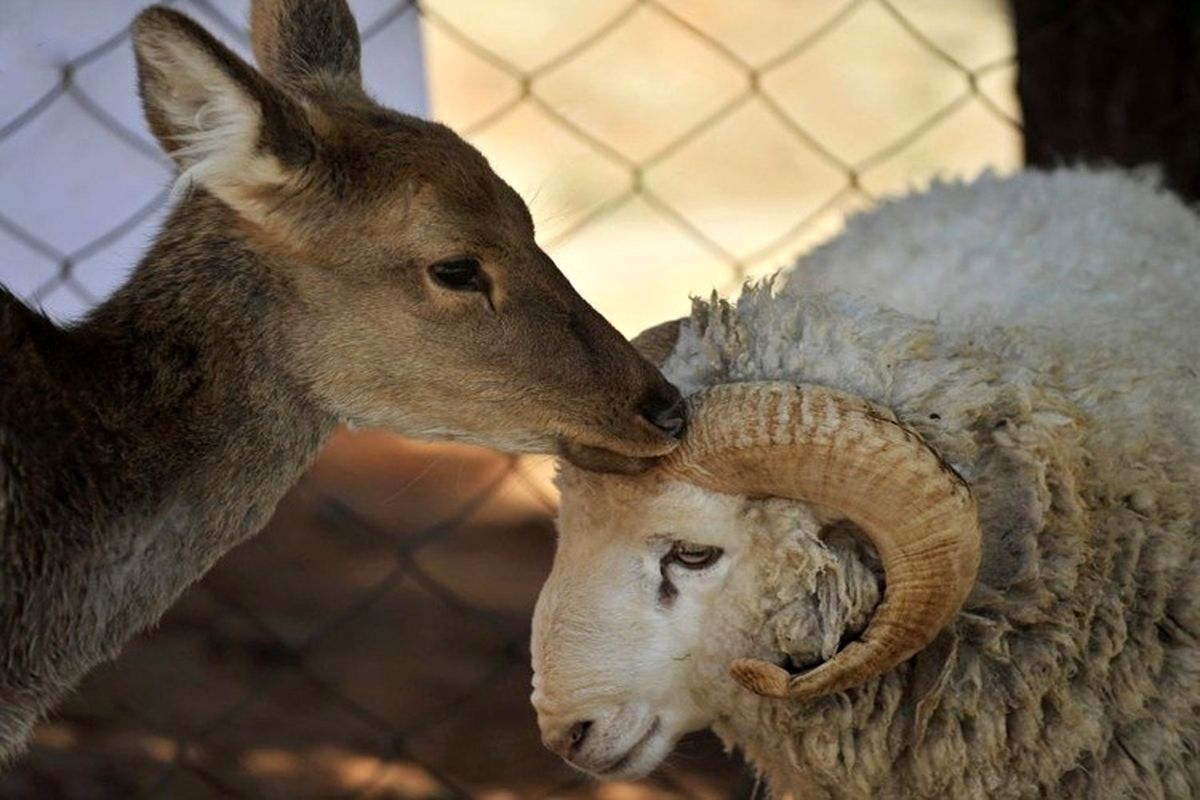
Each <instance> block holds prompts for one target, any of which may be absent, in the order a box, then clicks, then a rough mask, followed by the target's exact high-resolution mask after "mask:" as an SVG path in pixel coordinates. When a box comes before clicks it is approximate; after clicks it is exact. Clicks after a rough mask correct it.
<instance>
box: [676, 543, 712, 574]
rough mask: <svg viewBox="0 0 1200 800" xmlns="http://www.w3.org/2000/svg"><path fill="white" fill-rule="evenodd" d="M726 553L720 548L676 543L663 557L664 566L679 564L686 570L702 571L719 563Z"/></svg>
mask: <svg viewBox="0 0 1200 800" xmlns="http://www.w3.org/2000/svg"><path fill="white" fill-rule="evenodd" d="M724 552H725V551H724V550H722V549H721V548H719V547H709V546H706V545H697V544H692V543H690V542H675V544H673V545H672V546H671V549H670V551H668V553H667V554H666V556H664V557H663V561H664V566H665V563H666V562H667V561H670V562H671V563H674V564H678V565H679V566H681V567H683V568H684V569H694V570H701V569H705V568H706V567H711V566H712V565H713V564H715V563H717V559H718V558H720V557H721V555H722V554H723V553H724Z"/></svg>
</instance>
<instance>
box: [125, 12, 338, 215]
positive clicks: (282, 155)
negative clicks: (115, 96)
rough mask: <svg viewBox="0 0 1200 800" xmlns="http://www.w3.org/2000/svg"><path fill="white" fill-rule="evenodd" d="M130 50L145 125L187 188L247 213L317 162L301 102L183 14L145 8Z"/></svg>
mask: <svg viewBox="0 0 1200 800" xmlns="http://www.w3.org/2000/svg"><path fill="white" fill-rule="evenodd" d="M133 46H134V51H135V53H136V55H137V63H138V91H139V93H140V94H141V97H142V107H143V109H144V111H145V114H146V121H147V122H148V123H149V124H150V129H151V130H152V131H154V135H155V136H156V137H157V138H158V141H159V142H160V143H161V144H162V146H163V149H164V150H165V151H166V152H167V153H168V154H169V155H170V156H171V157H172V158H173V159H175V161H176V162H177V163H178V164H179V166H180V168H181V169H182V170H183V174H182V175H181V176H180V180H181V182H182V183H183V184H184V185H186V184H188V183H191V182H195V183H198V184H200V185H201V186H203V187H204V188H205V189H208V190H209V191H210V192H212V193H213V194H215V195H216V196H217V197H219V198H221V199H222V200H224V201H225V202H226V203H227V204H229V205H231V206H233V207H234V208H235V209H238V210H241V211H244V210H246V209H245V206H246V205H247V203H251V202H253V198H255V197H258V198H262V197H263V196H264V195H265V194H266V192H267V191H268V190H269V189H270V188H272V187H277V186H282V185H283V184H285V183H287V182H288V180H289V177H290V176H291V175H294V174H295V173H296V172H297V171H298V170H300V169H302V168H303V167H305V166H306V165H307V164H309V163H310V162H311V161H312V160H313V159H314V158H315V156H316V138H315V135H314V134H313V131H312V128H311V127H310V125H309V123H308V118H307V116H306V115H305V112H304V109H303V108H301V107H300V105H299V103H297V102H296V101H295V100H293V99H292V98H290V97H289V96H288V95H287V94H285V93H284V92H283V91H282V90H280V89H279V88H277V87H275V86H273V85H272V84H271V83H270V82H269V81H267V80H266V79H265V78H263V76H261V75H259V74H258V73H257V72H256V71H255V70H254V68H253V67H251V66H250V65H248V64H247V63H246V62H245V61H243V60H242V59H240V58H239V57H238V56H237V55H236V54H235V53H233V52H232V51H230V50H229V49H228V48H227V47H225V46H224V45H223V44H221V43H220V42H218V41H217V40H216V39H215V38H213V37H212V36H211V35H210V34H209V33H208V32H207V31H205V30H204V29H203V28H201V27H200V26H199V25H197V24H196V23H195V22H193V21H192V20H191V19H189V18H187V17H185V16H184V15H183V14H180V13H179V12H177V11H171V10H169V9H166V8H161V7H158V6H152V7H150V8H148V9H146V10H145V11H143V12H142V13H141V14H139V15H138V17H137V19H136V20H135V21H134V23H133Z"/></svg>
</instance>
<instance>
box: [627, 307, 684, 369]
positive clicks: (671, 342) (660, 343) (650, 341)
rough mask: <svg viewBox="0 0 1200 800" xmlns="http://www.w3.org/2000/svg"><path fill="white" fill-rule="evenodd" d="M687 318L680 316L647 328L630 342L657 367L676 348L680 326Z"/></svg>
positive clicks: (643, 356)
mask: <svg viewBox="0 0 1200 800" xmlns="http://www.w3.org/2000/svg"><path fill="white" fill-rule="evenodd" d="M687 319H688V317H680V318H679V319H673V320H671V321H670V322H662V323H659V324H658V325H655V326H654V327H653V328H647V329H646V330H644V331H642V332H641V333H639V334H638V335H637V336H635V337H633V341H632V342H630V344H632V345H633V349H635V350H637V351H638V352H639V353H641V354H642V358H644V359H646V360H647V361H649V362H650V363H651V364H653V365H654V366H656V367H661V366H662V365H663V363H664V362H665V361H666V360H667V359H668V358H669V357H670V355H671V353H672V352H673V351H674V350H675V344H676V342H678V341H679V326H680V325H681V324H682V323H683V322H684V321H685V320H687Z"/></svg>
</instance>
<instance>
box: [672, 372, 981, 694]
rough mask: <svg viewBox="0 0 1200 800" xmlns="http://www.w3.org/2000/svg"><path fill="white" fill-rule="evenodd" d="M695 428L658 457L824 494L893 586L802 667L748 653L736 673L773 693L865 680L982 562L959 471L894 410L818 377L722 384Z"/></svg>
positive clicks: (788, 492) (972, 509)
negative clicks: (797, 670)
mask: <svg viewBox="0 0 1200 800" xmlns="http://www.w3.org/2000/svg"><path fill="white" fill-rule="evenodd" d="M688 405H689V408H688V419H689V424H688V434H687V436H686V437H685V438H684V441H683V443H682V444H681V445H680V446H679V447H678V448H677V449H676V450H675V451H673V452H672V453H670V454H669V455H668V456H666V457H665V458H664V459H663V461H662V462H661V468H662V469H664V470H665V471H666V472H667V474H669V475H670V476H671V477H675V478H678V479H680V480H685V481H688V482H690V483H694V484H697V485H700V486H703V487H705V488H708V489H711V490H714V491H719V492H727V493H731V494H742V495H750V496H774V497H784V498H789V499H792V500H798V501H802V502H805V503H811V504H814V505H819V506H822V507H824V508H826V509H828V510H830V511H833V512H835V513H837V514H839V515H841V516H843V517H845V518H846V519H849V520H850V521H851V522H853V523H855V524H856V525H858V527H859V528H861V529H862V531H863V532H864V533H865V534H866V536H867V537H868V539H869V540H870V541H871V544H872V545H873V546H874V547H875V550H876V551H877V552H878V554H879V558H880V560H881V562H882V564H883V570H884V576H885V581H886V587H885V591H884V597H883V601H882V602H881V603H880V605H879V607H878V608H877V609H876V611H875V614H874V616H873V617H872V619H871V621H870V623H869V624H868V625H867V628H866V630H865V631H864V632H863V634H862V636H861V637H860V638H859V639H858V640H857V641H855V642H852V643H851V644H849V645H847V646H846V647H844V648H843V649H842V650H840V651H839V652H838V653H836V654H835V655H834V656H833V657H832V658H831V659H829V660H828V661H826V662H825V663H823V664H821V665H820V666H818V667H816V668H814V669H812V670H810V671H808V672H804V673H801V674H798V675H792V674H789V673H788V672H787V671H786V670H784V669H783V668H781V667H778V666H776V665H774V664H771V663H768V662H766V661H759V660H751V659H743V660H739V661H736V662H734V663H733V665H732V667H731V670H730V671H731V673H732V675H733V677H734V678H735V679H736V680H738V681H739V682H740V683H741V684H742V685H743V686H745V687H746V688H748V689H750V690H751V691H754V692H756V693H758V694H760V695H763V696H767V697H779V698H783V697H792V698H807V697H817V696H820V695H825V694H831V693H833V692H839V691H842V690H844V689H848V688H850V687H852V686H857V685H859V684H861V683H863V682H865V681H867V680H869V679H871V678H872V677H874V676H876V675H879V674H881V673H883V672H885V671H887V670H889V669H891V668H892V667H894V666H895V665H897V664H899V663H901V662H902V661H904V660H906V659H908V658H909V657H911V656H912V655H914V654H915V653H917V652H918V651H919V650H921V649H922V648H923V647H925V646H926V645H927V644H929V642H931V641H932V640H933V638H934V637H935V636H936V635H937V634H938V632H939V631H941V629H942V628H943V627H945V625H946V624H947V623H949V622H950V620H951V619H952V618H953V617H954V615H955V614H956V613H957V611H958V609H959V608H960V607H961V606H962V603H963V601H964V600H965V599H966V596H967V593H968V592H969V591H970V590H971V587H972V585H973V584H974V582H975V575H976V572H977V571H978V568H979V554H980V530H979V519H978V515H977V512H976V506H975V500H974V498H973V497H972V495H971V491H970V489H969V488H968V487H967V485H966V483H965V482H964V481H963V479H962V478H961V477H959V475H958V474H957V473H956V472H955V471H954V470H953V469H951V468H950V467H949V466H948V465H947V464H946V463H945V462H943V461H942V460H941V458H939V457H938V455H937V454H936V453H935V452H934V451H933V450H932V449H931V448H930V447H929V446H928V445H927V444H926V443H925V442H924V440H923V439H921V437H920V436H919V435H917V434H916V433H914V432H913V431H911V430H910V429H908V428H906V427H904V426H903V425H902V424H900V423H899V422H898V421H897V420H896V418H895V417H894V416H893V415H892V414H891V413H890V412H888V411H886V410H884V409H882V408H880V407H878V406H876V405H874V404H872V403H870V402H867V401H866V400H863V399H860V398H856V397H852V396H849V395H845V394H841V393H838V392H835V391H832V390H829V389H826V388H822V387H818V386H799V385H795V384H790V383H741V384H723V385H720V386H714V387H712V388H710V389H706V390H704V391H701V392H698V393H696V394H694V395H692V397H691V398H689V400H688Z"/></svg>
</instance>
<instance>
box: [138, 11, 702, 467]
mask: <svg viewBox="0 0 1200 800" xmlns="http://www.w3.org/2000/svg"><path fill="white" fill-rule="evenodd" d="M133 31H134V44H135V49H136V53H137V60H138V71H139V88H140V92H141V96H142V101H143V105H144V107H145V111H146V116H147V119H148V121H149V123H150V127H151V128H152V130H153V131H154V134H155V135H156V136H157V137H158V139H159V141H160V142H161V143H162V145H163V147H164V148H165V149H166V151H167V152H168V153H170V155H171V156H172V158H173V159H174V160H175V161H176V162H177V163H178V165H179V167H180V169H181V170H182V173H181V176H180V187H181V189H182V191H185V192H189V193H191V194H192V195H201V196H204V197H205V198H207V199H206V202H204V203H197V204H196V208H197V212H196V213H201V211H203V213H211V214H213V215H214V220H216V221H215V222H214V224H220V225H224V226H226V227H228V228H229V229H230V231H231V235H234V236H236V237H240V239H241V240H242V244H243V246H244V247H246V248H248V249H250V250H251V251H252V252H253V253H254V254H255V256H256V263H260V264H261V269H262V271H263V277H264V280H265V281H266V282H267V284H268V285H269V286H270V287H271V289H272V291H273V292H275V294H276V295H277V296H282V297H283V298H284V300H283V303H282V304H281V305H282V308H283V309H284V310H283V312H281V315H280V316H279V319H278V320H277V325H278V328H279V332H280V333H281V334H282V335H283V337H284V338H285V340H286V341H287V342H288V347H287V348H286V356H285V357H286V359H287V362H288V363H287V364H286V365H285V367H286V368H287V369H288V370H289V371H290V372H291V373H292V375H293V376H294V378H295V379H296V380H297V382H298V383H299V384H300V385H303V386H305V387H307V388H308V390H309V391H311V392H312V393H313V395H314V396H315V397H316V399H317V401H318V402H319V403H321V404H322V405H323V406H324V407H325V408H327V409H329V410H330V411H332V412H333V413H335V414H336V415H337V416H338V417H339V418H340V419H342V420H344V421H346V422H348V423H350V424H356V425H360V426H371V427H381V428H386V429H389V430H393V431H396V432H399V433H404V434H407V435H413V436H430V437H437V438H446V439H458V440H463V441H469V442H475V443H480V444H485V445H490V446H494V447H499V448H503V449H512V450H521V451H526V452H560V453H562V454H564V455H566V456H567V457H568V458H570V459H572V460H574V461H576V462H578V463H581V464H584V465H587V466H590V467H593V468H601V469H609V470H622V471H633V470H636V469H638V468H640V467H641V466H644V464H645V463H646V461H645V460H646V459H648V458H652V457H655V456H658V455H662V454H664V453H666V452H668V451H670V450H671V449H672V448H673V447H674V446H675V442H676V439H677V437H678V435H679V433H680V431H681V428H682V426H683V412H682V405H681V404H680V402H679V394H678V392H677V391H676V390H675V389H674V387H672V386H671V385H670V384H669V383H667V382H666V380H664V379H663V378H662V376H661V375H660V374H659V372H658V370H657V369H656V368H654V367H653V366H652V365H651V364H650V363H648V362H647V361H646V360H645V359H643V358H642V357H641V356H639V355H638V353H637V352H636V351H635V350H634V349H633V347H632V346H630V344H629V343H628V342H627V341H626V340H625V339H624V338H623V337H622V336H621V335H620V334H619V333H618V332H617V331H616V330H615V329H614V328H613V327H612V326H611V325H609V324H608V323H607V322H606V321H605V320H604V319H603V318H602V317H601V316H600V315H599V314H598V313H597V312H596V311H595V310H593V309H592V308H591V307H590V306H589V305H588V304H587V303H586V302H584V300H583V299H582V298H581V297H579V295H578V294H577V293H576V292H575V291H574V290H573V289H572V288H571V285H570V284H569V283H568V282H567V280H566V278H564V277H563V275H562V274H561V273H560V272H559V271H558V269H557V268H556V267H555V265H554V262H553V261H552V260H551V259H550V258H549V256H547V255H546V253H545V252H543V251H542V250H541V248H540V247H538V245H537V243H536V240H535V237H534V226H533V221H532V218H531V217H530V214H529V211H528V210H527V208H526V206H525V204H524V203H523V202H522V200H521V198H520V197H519V196H518V195H517V193H516V192H515V191H513V189H512V188H510V187H509V186H508V185H507V184H506V183H505V182H504V181H503V180H501V179H500V178H499V177H498V176H497V175H496V174H495V173H494V172H493V171H492V170H491V168H490V167H489V166H488V163H487V161H486V160H485V159H484V157H483V156H482V155H481V154H480V153H479V152H478V151H476V150H475V149H474V148H472V147H471V146H470V145H468V144H467V143H466V142H464V141H463V140H462V139H461V138H459V137H458V136H457V135H456V134H454V133H453V132H452V131H450V130H449V129H448V128H446V127H444V126H442V125H438V124H435V123H431V122H426V121H423V120H420V119H416V118H414V117H411V116H407V115H404V114H401V113H398V112H396V111H392V110H390V109H387V108H384V107H382V106H380V105H378V104H376V103H375V102H374V101H372V100H371V98H370V97H369V96H368V95H367V94H366V92H365V91H364V90H363V87H362V82H361V75H360V68H359V55H360V43H359V38H358V33H357V28H356V25H355V22H354V18H353V17H352V16H351V13H350V11H349V8H348V7H347V6H346V4H345V2H343V1H342V0H320V1H319V2H317V1H316V0H261V1H259V2H255V3H254V5H253V12H252V30H251V39H252V42H253V45H254V50H255V53H256V56H257V60H258V62H259V66H260V69H261V71H257V70H255V69H254V68H253V67H251V66H249V65H248V64H247V63H246V62H244V61H243V60H242V59H240V58H239V57H238V56H237V55H236V54H234V53H233V52H231V51H230V50H229V49H228V48H226V47H225V46H223V45H222V44H221V43H220V42H218V41H217V40H216V39H215V38H213V37H212V36H211V35H209V34H208V33H207V32H206V31H205V30H203V29H202V28H201V27H200V26H198V25H197V24H196V23H194V22H193V21H191V20H190V19H188V18H187V17H185V16H183V15H182V14H179V13H177V12H174V11H171V10H168V9H165V8H159V7H154V8H150V9H148V10H146V11H144V12H143V13H142V14H141V15H140V16H139V17H138V19H137V21H136V23H135V25H134V29H133Z"/></svg>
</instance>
